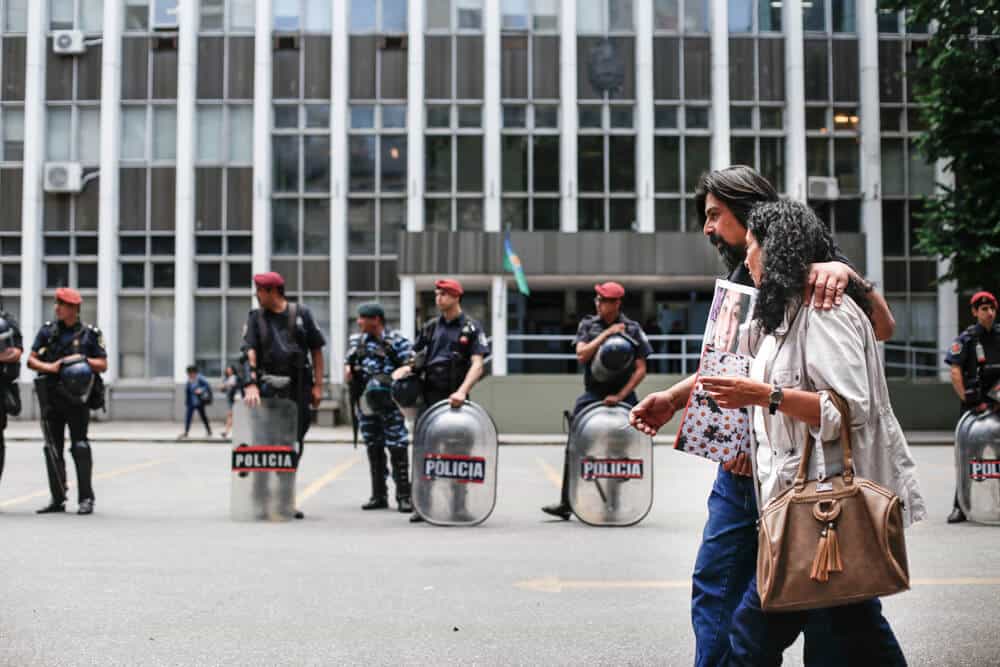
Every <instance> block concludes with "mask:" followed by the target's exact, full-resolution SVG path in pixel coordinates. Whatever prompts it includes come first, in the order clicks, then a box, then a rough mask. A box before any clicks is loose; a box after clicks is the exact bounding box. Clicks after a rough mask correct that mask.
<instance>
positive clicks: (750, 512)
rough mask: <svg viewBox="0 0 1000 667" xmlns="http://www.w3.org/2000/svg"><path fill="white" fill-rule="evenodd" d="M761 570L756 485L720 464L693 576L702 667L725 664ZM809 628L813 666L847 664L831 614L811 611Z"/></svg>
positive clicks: (808, 659) (807, 655) (809, 660)
mask: <svg viewBox="0 0 1000 667" xmlns="http://www.w3.org/2000/svg"><path fill="white" fill-rule="evenodd" d="M756 568H757V502H756V499H755V498H754V492H753V481H752V480H751V478H749V477H742V476H740V475H733V474H731V473H728V472H726V471H725V470H723V469H722V466H721V465H720V466H719V471H718V474H717V475H716V478H715V484H713V485H712V493H711V495H709V497H708V521H706V522H705V530H704V532H703V533H702V538H701V546H700V547H699V549H698V557H697V559H696V560H695V566H694V574H693V575H692V586H691V624H692V625H693V626H694V636H695V664H696V665H698V667H711V666H714V665H719V664H722V663H723V660H724V659H725V655H726V652H727V650H728V648H729V636H730V630H731V627H732V623H733V613H734V612H735V611H736V608H737V607H738V606H739V605H740V602H741V601H742V600H743V599H744V594H745V593H746V592H747V589H748V588H749V586H750V584H751V582H752V581H753V578H754V575H755V573H756ZM803 629H804V630H805V635H806V638H805V662H806V664H807V665H810V666H811V665H843V664H846V663H845V662H844V659H843V655H842V653H841V649H840V647H839V645H838V643H837V642H836V641H835V639H834V637H833V634H832V630H831V627H830V622H829V615H828V614H827V613H826V612H825V611H816V612H811V613H810V615H809V618H808V619H807V620H806V623H805V624H804V627H803ZM796 634H798V633H796ZM793 639H794V636H793Z"/></svg>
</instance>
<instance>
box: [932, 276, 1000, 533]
mask: <svg viewBox="0 0 1000 667" xmlns="http://www.w3.org/2000/svg"><path fill="white" fill-rule="evenodd" d="M969 305H970V306H971V307H972V316H973V317H974V318H976V323H975V324H973V325H972V326H970V327H969V328H968V329H966V330H965V331H963V332H962V333H960V334H959V335H958V337H957V338H956V339H955V340H954V342H953V343H952V344H951V347H950V348H948V354H947V355H946V356H945V359H944V360H945V363H946V364H949V365H950V366H951V386H952V387H953V388H954V389H955V393H956V394H958V398H959V400H961V401H962V410H963V411H965V410H973V411H975V412H984V411H986V410H990V409H996V408H997V402H996V401H995V400H994V398H992V397H990V395H989V394H990V391H991V390H992V389H993V388H994V387H996V386H997V383H1000V325H998V324H997V322H996V317H997V299H996V297H995V296H993V295H992V294H990V293H989V292H976V293H975V294H974V295H972V299H971V300H970V301H969ZM994 396H995V394H994ZM962 521H965V513H964V512H963V511H962V508H961V507H959V505H958V492H957V491H956V493H955V501H954V507H953V509H952V510H951V514H949V515H948V523H960V522H962Z"/></svg>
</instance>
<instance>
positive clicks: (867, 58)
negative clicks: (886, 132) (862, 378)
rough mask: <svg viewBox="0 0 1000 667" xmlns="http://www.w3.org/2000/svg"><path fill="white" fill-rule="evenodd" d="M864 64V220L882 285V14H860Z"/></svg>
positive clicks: (874, 276) (871, 275)
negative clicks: (879, 52) (880, 42)
mask: <svg viewBox="0 0 1000 667" xmlns="http://www.w3.org/2000/svg"><path fill="white" fill-rule="evenodd" d="M857 21H858V59H859V61H860V63H861V71H860V74H861V80H860V81H859V87H860V92H861V108H860V114H861V121H860V132H861V220H862V222H863V223H864V230H865V257H866V260H867V262H866V273H867V274H868V279H869V280H870V281H872V282H874V283H876V284H877V285H879V286H880V287H881V285H882V147H881V137H880V136H879V82H878V14H876V13H875V11H874V10H873V9H872V8H871V7H869V8H868V11H861V12H858V16H857Z"/></svg>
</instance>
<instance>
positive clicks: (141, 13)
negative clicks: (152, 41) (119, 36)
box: [125, 0, 149, 30]
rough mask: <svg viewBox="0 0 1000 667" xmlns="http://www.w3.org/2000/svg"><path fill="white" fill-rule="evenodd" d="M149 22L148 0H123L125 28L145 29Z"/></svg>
mask: <svg viewBox="0 0 1000 667" xmlns="http://www.w3.org/2000/svg"><path fill="white" fill-rule="evenodd" d="M148 24H149V0H125V29H126V30H145V29H146V26H147V25H148Z"/></svg>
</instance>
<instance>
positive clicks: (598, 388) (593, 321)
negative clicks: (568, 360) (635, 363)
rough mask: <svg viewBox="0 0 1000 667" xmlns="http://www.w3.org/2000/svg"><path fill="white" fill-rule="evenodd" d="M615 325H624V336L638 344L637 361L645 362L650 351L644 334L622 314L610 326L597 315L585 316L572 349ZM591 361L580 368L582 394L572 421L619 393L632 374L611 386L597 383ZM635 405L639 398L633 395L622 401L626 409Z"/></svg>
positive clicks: (617, 380) (575, 406)
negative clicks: (590, 407) (589, 406)
mask: <svg viewBox="0 0 1000 667" xmlns="http://www.w3.org/2000/svg"><path fill="white" fill-rule="evenodd" d="M615 324H624V325H625V335H626V336H628V337H630V338H631V339H632V340H634V341H636V342H637V343H638V344H639V347H638V349H636V351H635V356H636V358H637V359H645V358H647V357H649V355H651V354H652V353H653V348H652V346H651V345H650V344H649V340H648V339H647V338H646V334H645V333H644V332H643V330H642V327H641V326H639V323H638V322H636V321H635V320H630V319H629V318H627V317H625V315H624V314H622V313H618V318H617V319H616V320H615V321H614V322H611V323H610V324H609V323H607V322H605V321H604V319H603V318H601V316H600V315H588V316H587V317H584V318H583V320H582V321H581V322H580V327H579V328H578V329H577V331H576V338H575V339H574V340H573V347H574V348H576V345H577V343H589V342H591V341H593V340H595V339H596V338H597V337H598V336H600V335H601V334H602V333H603V332H604V330H605V329H607V328H608V327H611V326H614V325H615ZM593 361H594V360H593V359H591V360H590V361H589V362H587V364H586V365H585V366H584V367H583V387H584V392H583V393H582V394H580V396H579V397H578V398H577V399H576V405H574V406H573V416H574V417H575V416H576V415H577V414H578V413H579V412H580V411H581V410H583V409H584V408H585V407H587V406H588V405H590V404H591V403H597V402H600V401H603V400H604V399H605V398H607V397H608V396H610V395H612V394H615V393H618V391H620V390H621V389H622V387H624V386H625V385H626V384H628V381H629V378H631V377H632V372H629V373H623V374H622V375H621V377H619V378H616V379H615V380H614V381H611V382H598V381H597V380H596V379H595V378H594V375H593V373H592V372H591V365H592V364H593ZM637 402H638V398H637V397H636V395H635V392H634V391H633V392H630V393H629V395H628V396H626V397H625V398H624V399H623V400H622V403H625V404H626V405H629V406H633V405H635V404H636V403H637Z"/></svg>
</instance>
